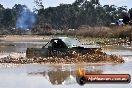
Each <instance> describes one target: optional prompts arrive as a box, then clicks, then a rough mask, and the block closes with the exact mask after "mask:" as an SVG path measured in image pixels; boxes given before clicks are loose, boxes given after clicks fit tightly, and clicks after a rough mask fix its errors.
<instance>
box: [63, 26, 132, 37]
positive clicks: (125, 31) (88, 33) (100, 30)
mask: <svg viewBox="0 0 132 88" xmlns="http://www.w3.org/2000/svg"><path fill="white" fill-rule="evenodd" d="M131 33H132V26H114V27H90V26H80V27H79V28H78V30H75V31H67V32H66V31H65V34H67V35H76V36H83V37H101V38H126V37H129V36H130V34H131Z"/></svg>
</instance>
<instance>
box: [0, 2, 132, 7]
mask: <svg viewBox="0 0 132 88" xmlns="http://www.w3.org/2000/svg"><path fill="white" fill-rule="evenodd" d="M74 1H75V0H43V5H44V7H45V8H47V7H49V6H50V7H55V6H58V5H59V4H60V3H65V4H66V3H69V4H71V3H73V2H74ZM100 2H101V4H102V5H104V4H109V5H111V4H114V5H116V6H127V7H128V8H132V0H100ZM0 4H2V5H3V6H4V7H5V8H7V7H8V8H12V7H13V6H14V5H15V4H22V5H24V4H25V5H27V6H28V7H29V8H30V9H33V7H34V6H35V4H34V0H0Z"/></svg>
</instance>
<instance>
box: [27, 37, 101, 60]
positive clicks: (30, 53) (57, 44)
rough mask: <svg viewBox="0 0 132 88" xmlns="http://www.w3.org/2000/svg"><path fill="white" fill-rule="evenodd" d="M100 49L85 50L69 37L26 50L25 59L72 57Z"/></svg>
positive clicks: (52, 40) (54, 39)
mask: <svg viewBox="0 0 132 88" xmlns="http://www.w3.org/2000/svg"><path fill="white" fill-rule="evenodd" d="M97 50H101V49H100V48H96V47H95V48H85V47H83V46H82V45H81V44H80V42H79V40H78V39H76V38H69V37H58V38H53V39H51V41H50V42H48V43H47V44H46V45H44V46H43V47H42V48H27V50H26V57H27V58H33V57H62V58H65V57H67V56H70V57H72V56H73V55H74V53H77V52H78V53H81V54H86V53H94V52H95V51H97Z"/></svg>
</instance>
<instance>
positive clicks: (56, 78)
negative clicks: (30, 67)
mask: <svg viewBox="0 0 132 88" xmlns="http://www.w3.org/2000/svg"><path fill="white" fill-rule="evenodd" d="M102 73H103V71H102V70H87V72H86V74H102ZM76 74H77V71H62V70H61V69H57V70H55V71H53V70H52V71H48V72H46V71H44V72H36V73H29V75H41V76H44V77H45V78H46V79H47V80H48V81H49V82H50V83H52V84H53V85H60V84H63V85H67V84H75V83H76Z"/></svg>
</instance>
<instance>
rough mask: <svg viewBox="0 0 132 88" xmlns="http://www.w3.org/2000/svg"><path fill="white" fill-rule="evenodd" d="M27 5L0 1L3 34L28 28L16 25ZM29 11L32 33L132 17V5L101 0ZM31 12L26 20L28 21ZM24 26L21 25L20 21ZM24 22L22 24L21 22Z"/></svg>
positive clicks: (95, 24)
mask: <svg viewBox="0 0 132 88" xmlns="http://www.w3.org/2000/svg"><path fill="white" fill-rule="evenodd" d="M24 8H27V6H25V5H21V4H16V5H14V6H13V7H12V8H4V7H3V5H1V4H0V34H22V33H25V32H27V30H25V29H23V27H16V23H17V21H18V18H19V17H20V15H21V13H22V11H23V9H24ZM27 12H28V13H30V14H34V15H35V19H36V20H35V22H34V23H33V24H32V25H30V26H27V27H28V29H30V30H28V32H30V33H31V34H32V33H33V34H47V33H49V32H48V31H50V30H51V29H57V30H66V29H77V28H79V27H80V26H82V25H87V26H91V27H98V26H100V27H101V26H110V23H112V22H116V20H118V19H120V18H123V19H125V20H123V21H124V23H126V24H128V21H130V20H131V19H132V8H131V9H129V10H128V9H127V6H122V7H117V6H115V5H101V4H100V2H99V0H90V1H88V0H76V1H75V2H73V3H72V4H60V5H59V6H56V7H48V8H44V6H42V8H39V9H37V8H36V9H35V10H34V11H33V12H32V11H30V10H28V11H27ZM28 19H32V18H31V17H30V16H29V18H27V20H25V21H24V22H25V24H28V23H29V22H31V21H28ZM20 26H21V25H20ZM22 26H23V25H22Z"/></svg>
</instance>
